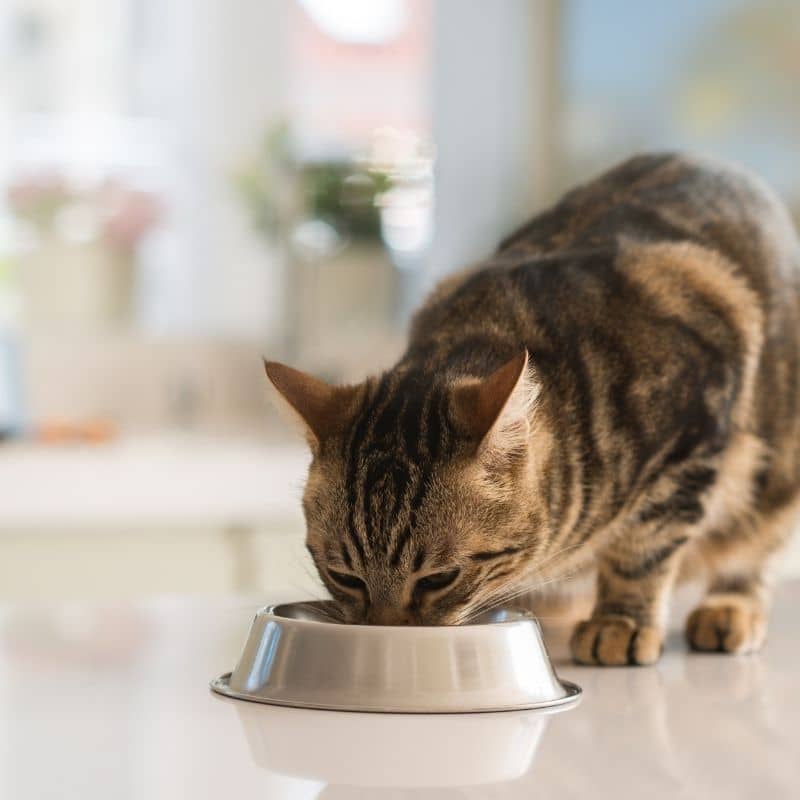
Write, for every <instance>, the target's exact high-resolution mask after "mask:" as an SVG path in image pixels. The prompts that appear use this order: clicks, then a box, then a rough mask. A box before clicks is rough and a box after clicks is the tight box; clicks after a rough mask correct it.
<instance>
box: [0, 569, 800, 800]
mask: <svg viewBox="0 0 800 800" xmlns="http://www.w3.org/2000/svg"><path fill="white" fill-rule="evenodd" d="M254 609H255V604H253V603H250V602H248V601H246V600H233V599H231V600H207V599H205V600H201V599H170V600H160V601H157V602H152V603H147V604H137V605H133V606H131V605H128V606H120V607H115V608H88V607H64V608H61V609H54V608H45V609H22V608H20V609H12V610H6V611H5V612H3V615H2V620H1V622H0V796H2V797H4V798H9V800H11V799H12V798H13V800H28V799H29V798H31V799H32V798H37V800H38V799H39V798H50V797H53V798H60V799H61V800H67V798H82V800H91V799H92V798H103V799H104V800H105V799H106V798H114V800H116V799H117V798H132V799H133V798H136V799H137V800H138V799H139V798H142V799H144V798H147V800H158V799H160V798H164V799H165V800H166V798H170V800H174V799H175V798H228V797H236V798H250V797H253V798H270V800H272V799H275V800H283V799H284V798H286V799H287V800H288V799H289V798H291V799H292V800H294V798H298V799H303V798H321V800H332V799H333V798H343V799H344V798H370V800H372V798H392V800H397V798H406V797H407V798H426V800H427V799H428V798H430V800H436V798H454V797H467V798H486V797H489V798H534V797H536V798H538V797H542V798H545V797H548V798H549V797H558V798H606V797H608V798H625V797H637V798H638V797H647V798H649V799H652V798H684V797H685V798H716V797H719V798H725V800H732V799H735V798H751V797H759V798H770V799H781V798H793V797H800V693H798V687H799V686H800V666H799V665H800V625H798V613H799V612H800V583H797V582H794V583H791V584H786V585H784V586H783V587H782V589H781V591H780V593H779V595H778V599H777V602H776V607H775V610H774V613H773V616H772V626H771V630H770V637H769V642H768V644H767V646H766V648H765V649H764V651H763V652H762V653H760V654H758V655H756V656H740V657H730V656H718V655H697V654H689V653H687V652H686V651H685V648H684V646H683V643H682V641H681V639H680V637H679V636H678V635H677V634H676V635H675V636H673V637H672V638H671V639H670V640H669V642H668V644H667V651H666V653H665V656H664V658H663V659H662V661H661V662H660V663H659V664H658V665H657V666H656V667H650V668H619V669H616V668H615V669H596V668H587V667H576V666H573V665H570V664H568V663H567V662H566V661H564V659H563V652H564V649H563V648H564V638H565V635H566V633H565V631H560V630H556V631H551V632H550V633H549V642H550V645H551V650H552V652H553V654H554V657H555V660H556V663H557V668H558V670H559V673H560V674H561V675H562V677H564V678H567V679H569V680H573V681H575V682H577V683H579V684H581V685H582V686H583V689H584V697H583V700H582V702H581V703H580V704H579V705H578V706H577V707H576V708H573V709H569V710H567V711H564V712H562V713H551V714H542V713H540V712H514V713H503V714H474V715H452V716H451V715H442V716H414V715H405V716H404V715H382V714H350V713H342V712H321V711H304V710H298V709H291V708H277V707H269V706H263V705H256V704H251V703H244V702H238V701H232V700H227V699H225V698H221V697H219V696H216V695H213V694H212V693H211V692H210V691H209V690H208V688H207V687H208V680H209V679H210V678H211V677H214V676H216V675H217V674H219V673H221V672H226V671H228V670H230V669H231V668H232V667H233V665H234V662H235V660H236V658H237V657H238V653H239V650H240V648H241V645H242V643H243V641H244V638H245V635H246V633H247V629H248V627H249V623H250V619H251V616H252V612H253V610H254Z"/></svg>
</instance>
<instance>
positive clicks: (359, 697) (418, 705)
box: [211, 603, 581, 713]
mask: <svg viewBox="0 0 800 800" xmlns="http://www.w3.org/2000/svg"><path fill="white" fill-rule="evenodd" d="M211 688H212V689H213V690H214V691H216V692H219V693H220V694H224V695H227V696H228V697H236V698H239V699H243V700H254V701H256V702H259V703H272V704H276V705H285V706H299V707H302V708H323V709H336V710H340V711H392V712H400V713H453V712H468V711H511V710H518V709H527V708H546V707H550V706H556V705H560V704H563V703H569V702H570V701H572V700H574V699H575V698H576V697H577V696H578V695H579V694H580V691H581V690H580V688H579V687H578V686H576V685H575V684H573V683H569V682H568V681H561V680H559V679H558V677H557V676H556V674H555V671H554V669H553V666H552V664H551V663H550V658H549V657H548V655H547V649H546V648H545V645H544V641H543V640H542V634H541V630H540V628H539V624H538V622H537V621H536V619H535V618H534V617H533V616H532V615H530V614H529V613H527V612H524V611H511V610H501V611H494V612H491V614H488V615H486V616H484V617H481V618H479V619H478V620H476V621H475V622H473V623H471V624H469V625H461V626H441V627H417V626H382V625H342V624H338V623H334V622H330V621H329V619H328V618H327V617H326V615H325V613H324V606H323V605H322V604H316V603H287V604H284V605H279V606H269V607H267V608H264V609H262V610H261V611H259V612H258V613H257V614H256V617H255V620H254V621H253V625H252V627H251V628H250V634H249V636H248V639H247V643H246V644H245V647H244V652H243V653H242V656H241V658H240V659H239V663H238V664H237V666H236V669H234V671H233V672H232V673H230V674H227V675H223V676H222V677H221V678H218V679H217V680H215V681H212V683H211Z"/></svg>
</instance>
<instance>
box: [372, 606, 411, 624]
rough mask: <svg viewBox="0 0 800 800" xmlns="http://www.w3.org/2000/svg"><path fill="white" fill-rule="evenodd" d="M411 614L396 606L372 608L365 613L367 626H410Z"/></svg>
mask: <svg viewBox="0 0 800 800" xmlns="http://www.w3.org/2000/svg"><path fill="white" fill-rule="evenodd" d="M413 622H414V620H413V617H412V616H411V613H410V612H409V611H408V610H407V609H405V608H398V607H396V606H372V607H371V608H370V609H369V611H368V613H367V625H412V624H413Z"/></svg>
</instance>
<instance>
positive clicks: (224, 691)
mask: <svg viewBox="0 0 800 800" xmlns="http://www.w3.org/2000/svg"><path fill="white" fill-rule="evenodd" d="M364 627H366V626H364ZM383 627H392V626H391V625H385V626H383ZM417 627H422V626H417ZM440 627H446V626H444V625H442V626H440ZM453 627H455V626H453ZM232 674H233V673H231V672H225V673H223V674H222V675H220V676H219V677H218V678H214V679H213V680H212V681H210V682H209V685H208V688H209V689H210V690H211V692H212V693H214V694H216V695H220V696H222V697H225V698H228V699H232V700H244V701H246V702H248V703H260V704H262V705H268V706H281V707H283V708H296V709H301V710H306V711H335V712H337V713H341V714H395V715H397V714H400V715H404V714H407V715H409V716H424V715H436V716H442V715H453V716H457V715H459V714H507V713H510V712H514V711H529V712H539V713H554V712H557V711H565V710H567V709H568V708H571V707H574V706H577V705H578V704H579V703H580V702H581V700H582V699H583V689H582V688H581V687H580V686H579V685H578V684H577V683H574V682H573V681H570V680H563V679H562V678H559V677H558V675H556V682H557V683H558V684H559V685H560V686H561V688H562V689H564V691H565V695H564V696H563V697H557V698H554V699H551V700H539V701H531V702H524V701H523V702H521V703H511V704H508V705H499V706H486V707H485V708H484V707H477V706H471V707H466V708H463V709H441V708H436V709H434V708H413V707H412V708H407V707H405V706H404V707H399V706H392V705H390V704H388V703H387V704H386V705H383V706H355V705H349V704H341V703H320V702H299V701H294V700H287V699H285V698H277V699H276V698H274V697H266V696H265V695H261V694H259V693H258V692H240V691H237V690H235V689H231V686H230V679H231V676H232Z"/></svg>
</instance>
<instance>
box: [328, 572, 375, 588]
mask: <svg viewBox="0 0 800 800" xmlns="http://www.w3.org/2000/svg"><path fill="white" fill-rule="evenodd" d="M328 575H330V577H331V580H332V581H333V582H334V583H336V584H338V585H339V586H341V587H342V588H343V589H350V590H353V589H355V590H356V591H359V592H366V591H367V585H366V584H365V583H364V581H362V580H361V578H359V577H358V575H353V574H351V573H349V572H339V571H338V570H335V569H330V568H328Z"/></svg>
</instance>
